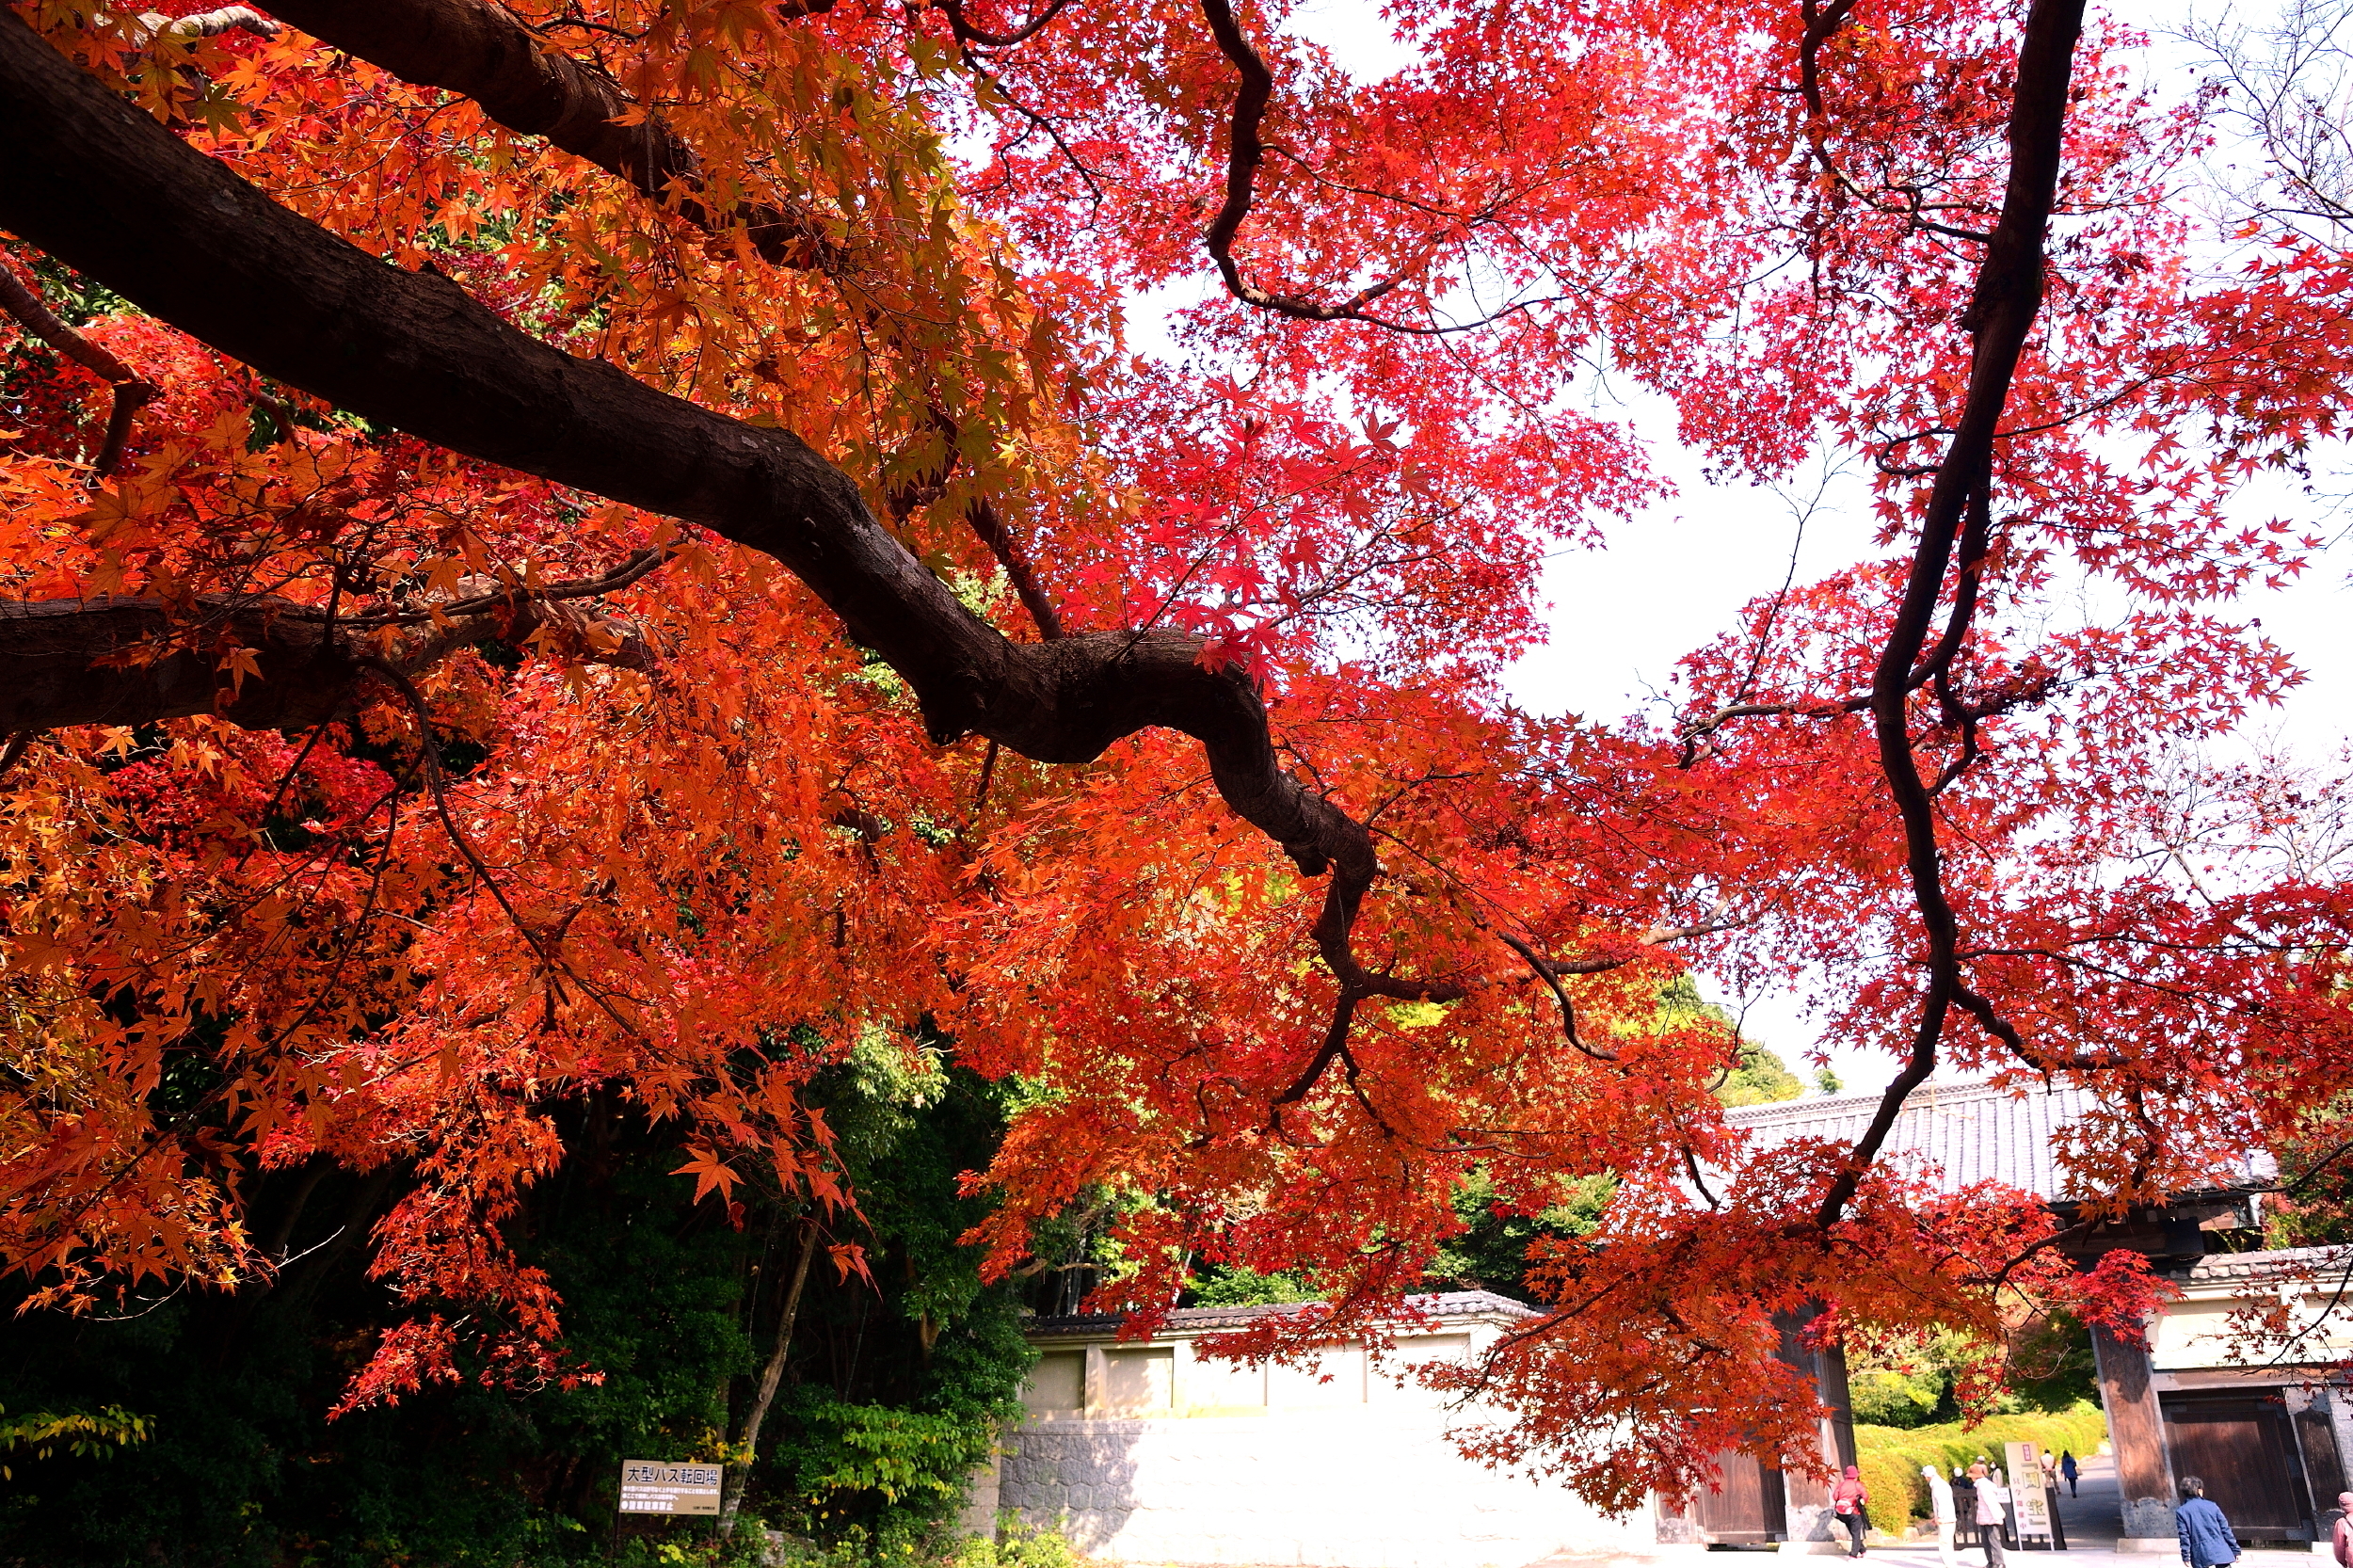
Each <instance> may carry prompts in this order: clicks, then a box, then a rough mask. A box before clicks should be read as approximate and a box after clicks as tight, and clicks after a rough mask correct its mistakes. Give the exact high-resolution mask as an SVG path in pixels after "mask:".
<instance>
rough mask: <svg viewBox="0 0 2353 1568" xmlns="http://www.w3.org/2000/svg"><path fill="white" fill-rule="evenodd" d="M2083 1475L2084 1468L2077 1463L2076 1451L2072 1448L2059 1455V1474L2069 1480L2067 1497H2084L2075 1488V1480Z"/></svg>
mask: <svg viewBox="0 0 2353 1568" xmlns="http://www.w3.org/2000/svg"><path fill="white" fill-rule="evenodd" d="M2083 1473H2084V1472H2083V1466H2081V1465H2079V1464H2076V1463H2075V1450H2074V1449H2073V1448H2070V1449H2068V1450H2067V1451H2066V1452H2065V1453H2063V1454H2061V1455H2059V1474H2060V1475H2062V1476H2064V1477H2066V1478H2067V1495H2068V1496H2071V1497H2080V1496H2083V1493H2082V1492H2080V1491H2078V1490H2077V1489H2076V1486H2075V1478H2076V1477H2077V1476H2080V1475H2082V1474H2083Z"/></svg>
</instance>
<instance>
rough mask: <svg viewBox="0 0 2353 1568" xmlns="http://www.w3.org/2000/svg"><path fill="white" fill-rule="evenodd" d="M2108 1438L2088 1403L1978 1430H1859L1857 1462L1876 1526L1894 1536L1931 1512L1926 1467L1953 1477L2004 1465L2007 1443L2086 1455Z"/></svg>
mask: <svg viewBox="0 0 2353 1568" xmlns="http://www.w3.org/2000/svg"><path fill="white" fill-rule="evenodd" d="M2106 1435H2107V1418H2106V1417H2105V1416H2103V1415H2101V1414H2100V1407H2099V1406H2097V1405H2095V1404H2092V1403H2090V1402H2089V1400H2078V1401H2077V1402H2076V1403H2075V1405H2074V1406H2073V1408H2071V1409H2069V1410H2066V1411H2063V1412H2060V1413H2058V1414H2056V1415H2046V1414H2041V1413H2037V1414H2034V1415H2026V1416H1993V1417H1991V1418H1990V1419H1988V1420H1986V1421H1985V1422H1984V1423H1983V1424H1981V1425H1979V1426H1977V1427H1970V1426H1968V1425H1967V1424H1966V1423H1963V1422H1960V1421H1947V1422H1945V1423H1944V1424H1943V1425H1940V1426H1933V1427H1914V1428H1913V1429H1912V1430H1910V1431H1908V1432H1907V1431H1904V1430H1901V1429H1899V1428H1896V1427H1880V1426H1862V1425H1858V1426H1857V1427H1856V1428H1855V1429H1854V1439H1855V1463H1856V1464H1857V1466H1858V1467H1859V1468H1860V1469H1861V1470H1862V1472H1863V1484H1864V1485H1865V1487H1867V1488H1869V1489H1870V1493H1871V1524H1872V1526H1873V1527H1874V1528H1878V1529H1882V1530H1885V1531H1887V1532H1888V1533H1890V1534H1898V1535H1899V1534H1901V1533H1902V1532H1903V1531H1904V1530H1905V1529H1907V1528H1910V1526H1911V1524H1912V1521H1913V1519H1915V1518H1922V1517H1926V1516H1927V1514H1928V1512H1929V1483H1928V1478H1926V1477H1925V1476H1923V1475H1921V1474H1920V1466H1922V1465H1923V1464H1934V1465H1936V1466H1937V1467H1939V1468H1940V1469H1942V1470H1944V1471H1945V1473H1947V1474H1950V1473H1951V1471H1952V1469H1953V1467H1954V1466H1955V1465H1963V1466H1966V1465H1967V1464H1969V1463H1970V1462H1971V1461H1973V1460H1976V1459H1978V1458H1984V1459H1986V1460H1989V1461H1991V1462H1992V1463H1993V1464H2000V1463H2002V1445H2003V1444H2005V1443H2040V1444H2041V1445H2042V1446H2043V1447H2044V1448H2051V1449H2064V1448H2073V1450H2074V1451H2075V1452H2076V1453H2078V1454H2087V1453H2089V1452H2091V1451H2092V1450H2093V1449H2094V1448H2097V1447H2098V1446H2099V1444H2100V1442H2101V1441H2102V1439H2104V1438H2105V1436H2106Z"/></svg>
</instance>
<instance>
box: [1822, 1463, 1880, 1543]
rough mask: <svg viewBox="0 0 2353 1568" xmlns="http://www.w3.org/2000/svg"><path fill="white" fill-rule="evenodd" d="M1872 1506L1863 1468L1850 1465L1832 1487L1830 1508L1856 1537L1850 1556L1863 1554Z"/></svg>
mask: <svg viewBox="0 0 2353 1568" xmlns="http://www.w3.org/2000/svg"><path fill="white" fill-rule="evenodd" d="M1870 1507H1871V1494H1870V1493H1869V1492H1867V1491H1865V1489H1864V1485H1863V1472H1862V1470H1861V1469H1859V1468H1857V1467H1856V1466H1855V1465H1852V1464H1849V1465H1848V1466H1847V1473H1846V1474H1845V1475H1843V1476H1841V1477H1839V1478H1838V1484H1837V1485H1836V1486H1834V1487H1833V1488H1831V1494H1830V1509H1831V1512H1833V1514H1835V1515H1837V1517H1838V1522H1839V1523H1840V1524H1842V1525H1844V1526H1846V1527H1847V1529H1848V1531H1849V1533H1850V1534H1852V1535H1853V1537H1854V1544H1853V1545H1851V1546H1849V1547H1848V1548H1847V1555H1848V1556H1849V1557H1861V1556H1862V1555H1863V1532H1864V1531H1865V1530H1866V1529H1869V1528H1871V1515H1870V1512H1869V1510H1870Z"/></svg>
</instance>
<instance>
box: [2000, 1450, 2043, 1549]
mask: <svg viewBox="0 0 2353 1568" xmlns="http://www.w3.org/2000/svg"><path fill="white" fill-rule="evenodd" d="M2002 1448H2003V1451H2004V1455H2005V1457H2007V1458H2008V1459H2009V1475H2010V1481H2009V1506H2010V1518H2011V1519H2012V1520H2014V1521H2015V1522H2016V1530H2017V1535H2018V1539H2019V1540H2021V1541H2049V1540H2051V1538H2052V1536H2051V1497H2050V1494H2049V1493H2047V1492H2045V1491H2043V1490H2042V1449H2041V1446H2040V1445H2039V1444H2034V1443H2005V1444H2003V1445H2002Z"/></svg>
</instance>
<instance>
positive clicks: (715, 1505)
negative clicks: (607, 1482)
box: [621, 1459, 727, 1514]
mask: <svg viewBox="0 0 2353 1568" xmlns="http://www.w3.org/2000/svg"><path fill="white" fill-rule="evenodd" d="M726 1473H727V1472H726V1470H725V1469H724V1468H722V1467H721V1466H719V1465H716V1464H664V1462H663V1461H661V1460H658V1459H630V1460H624V1461H622V1462H621V1512H623V1513H713V1514H715V1513H717V1512H719V1480H720V1478H721V1477H722V1476H724V1475H725V1474H726Z"/></svg>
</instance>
